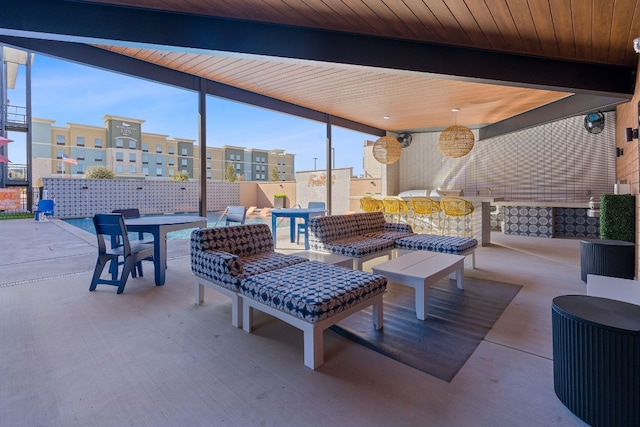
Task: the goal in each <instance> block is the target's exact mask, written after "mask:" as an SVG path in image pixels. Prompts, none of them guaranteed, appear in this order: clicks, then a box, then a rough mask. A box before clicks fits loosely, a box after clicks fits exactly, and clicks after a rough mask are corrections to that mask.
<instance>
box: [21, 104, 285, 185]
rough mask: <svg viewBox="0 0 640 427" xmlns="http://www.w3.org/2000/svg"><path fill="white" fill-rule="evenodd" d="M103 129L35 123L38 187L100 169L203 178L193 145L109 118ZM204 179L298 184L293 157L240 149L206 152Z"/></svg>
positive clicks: (139, 123) (140, 122)
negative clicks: (51, 178) (231, 177)
mask: <svg viewBox="0 0 640 427" xmlns="http://www.w3.org/2000/svg"><path fill="white" fill-rule="evenodd" d="M103 121H104V127H100V126H91V125H84V124H77V123H67V125H66V126H56V125H55V121H54V120H48V119H37V118H34V119H33V120H32V123H33V126H32V127H33V175H34V183H35V185H36V186H37V185H41V181H42V180H41V178H43V177H46V176H57V175H69V176H83V175H84V174H85V173H86V171H87V169H88V168H89V167H91V166H95V165H102V166H106V167H107V168H109V169H110V170H111V171H113V172H114V174H115V176H116V177H119V178H133V179H166V178H170V177H171V176H173V175H174V174H175V173H177V172H186V173H187V174H188V175H189V177H190V178H198V177H199V176H200V149H199V146H198V145H197V144H195V141H194V140H192V139H185V138H175V137H170V136H169V135H164V134H156V133H149V132H143V130H142V125H143V123H144V122H145V121H144V120H140V119H134V118H128V117H118V116H112V115H105V116H104V117H103ZM206 157H207V158H206V163H205V165H206V166H205V167H206V179H207V180H212V181H225V180H228V179H229V175H228V174H227V172H228V168H229V167H232V168H233V171H234V174H233V175H234V177H235V178H234V179H241V180H247V181H271V180H273V179H274V176H275V175H274V174H273V171H274V170H276V171H277V176H278V179H279V180H282V181H288V180H293V179H294V171H295V168H294V166H295V154H290V153H285V152H284V150H280V149H274V150H259V149H253V148H249V149H247V148H245V147H242V146H229V145H225V146H222V147H207V148H206Z"/></svg>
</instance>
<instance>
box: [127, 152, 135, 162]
mask: <svg viewBox="0 0 640 427" xmlns="http://www.w3.org/2000/svg"><path fill="white" fill-rule="evenodd" d="M135 162H136V153H129V163H135Z"/></svg>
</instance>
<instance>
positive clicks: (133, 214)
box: [111, 208, 153, 243]
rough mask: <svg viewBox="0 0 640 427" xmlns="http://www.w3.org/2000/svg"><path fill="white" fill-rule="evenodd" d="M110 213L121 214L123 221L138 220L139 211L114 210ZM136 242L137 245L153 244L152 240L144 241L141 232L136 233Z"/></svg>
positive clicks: (130, 209) (133, 209) (134, 209)
mask: <svg viewBox="0 0 640 427" xmlns="http://www.w3.org/2000/svg"><path fill="white" fill-rule="evenodd" d="M111 213H119V214H122V217H123V218H124V219H129V218H140V210H139V209H138V208H127V209H114V210H112V211H111ZM129 238H131V236H129ZM138 240H139V242H138V243H153V238H149V239H145V238H144V233H143V232H142V231H140V232H139V233H138Z"/></svg>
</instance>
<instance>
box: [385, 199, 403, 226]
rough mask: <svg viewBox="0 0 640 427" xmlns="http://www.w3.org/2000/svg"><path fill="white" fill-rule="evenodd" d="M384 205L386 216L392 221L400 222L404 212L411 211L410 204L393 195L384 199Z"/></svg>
mask: <svg viewBox="0 0 640 427" xmlns="http://www.w3.org/2000/svg"><path fill="white" fill-rule="evenodd" d="M382 203H383V205H384V216H385V217H387V218H389V219H390V221H391V222H400V219H401V218H402V216H403V214H406V213H407V212H409V206H407V204H406V203H405V202H404V201H403V200H400V199H395V198H393V197H385V198H384V199H382Z"/></svg>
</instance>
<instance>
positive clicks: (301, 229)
mask: <svg viewBox="0 0 640 427" xmlns="http://www.w3.org/2000/svg"><path fill="white" fill-rule="evenodd" d="M326 206H327V205H326V204H325V202H309V204H308V205H307V208H309V209H326ZM314 216H324V212H322V213H314V214H309V218H312V217H314ZM306 233H307V223H305V222H301V223H299V224H298V233H297V236H296V244H298V245H299V244H300V235H301V234H304V235H305V236H306Z"/></svg>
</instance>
